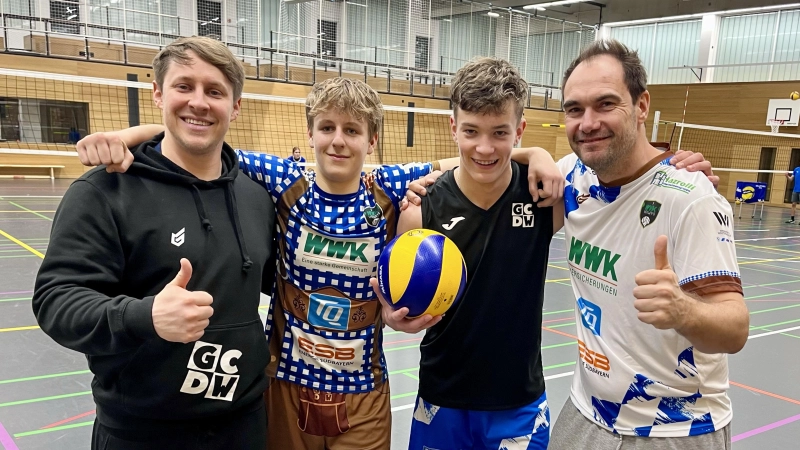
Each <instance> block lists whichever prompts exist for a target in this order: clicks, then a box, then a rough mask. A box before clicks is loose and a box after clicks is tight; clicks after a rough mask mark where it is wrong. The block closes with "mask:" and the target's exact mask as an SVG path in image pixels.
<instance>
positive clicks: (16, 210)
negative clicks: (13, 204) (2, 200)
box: [0, 209, 55, 213]
mask: <svg viewBox="0 0 800 450" xmlns="http://www.w3.org/2000/svg"><path fill="white" fill-rule="evenodd" d="M54 212H55V210H54V211H33V210H30V211H20V210H18V209H15V210H14V211H0V213H54Z"/></svg>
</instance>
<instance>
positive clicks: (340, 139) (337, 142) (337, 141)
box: [331, 128, 344, 148]
mask: <svg viewBox="0 0 800 450" xmlns="http://www.w3.org/2000/svg"><path fill="white" fill-rule="evenodd" d="M331 144H333V146H334V147H340V148H341V147H344V131H343V130H342V129H341V128H337V129H336V133H335V134H334V135H333V140H332V141H331Z"/></svg>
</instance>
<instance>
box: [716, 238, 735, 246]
mask: <svg viewBox="0 0 800 450" xmlns="http://www.w3.org/2000/svg"><path fill="white" fill-rule="evenodd" d="M717 241H718V242H722V243H726V244H733V239H731V238H729V237H725V236H717Z"/></svg>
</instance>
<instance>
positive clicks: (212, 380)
mask: <svg viewBox="0 0 800 450" xmlns="http://www.w3.org/2000/svg"><path fill="white" fill-rule="evenodd" d="M241 357H242V352H240V351H239V350H236V349H230V350H226V351H224V352H223V348H222V346H221V345H219V344H211V343H208V342H203V341H197V342H195V343H194V349H192V355H191V356H190V357H189V363H188V364H187V365H186V367H187V368H188V369H189V372H188V373H187V374H186V378H185V379H184V380H183V385H182V386H181V392H183V393H184V394H191V395H199V394H204V395H203V397H205V398H208V399H211V400H224V401H228V402H230V401H233V394H234V393H235V392H236V385H237V384H238V383H239V375H238V373H239V368H238V367H236V363H237V362H238V361H239V359H240V358H241Z"/></svg>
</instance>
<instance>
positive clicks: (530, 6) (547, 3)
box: [522, 0, 589, 11]
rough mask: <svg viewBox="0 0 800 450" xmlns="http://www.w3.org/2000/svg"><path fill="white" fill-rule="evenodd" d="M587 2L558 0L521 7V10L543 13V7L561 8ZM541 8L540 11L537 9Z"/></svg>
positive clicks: (586, 0)
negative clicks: (533, 10) (534, 10)
mask: <svg viewBox="0 0 800 450" xmlns="http://www.w3.org/2000/svg"><path fill="white" fill-rule="evenodd" d="M588 1H589V0H560V1H557V2H546V3H537V4H535V5H527V6H523V7H522V9H536V10H539V11H544V8H545V7H549V6H562V5H571V4H573V3H581V2H588ZM539 8H542V9H539Z"/></svg>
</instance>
